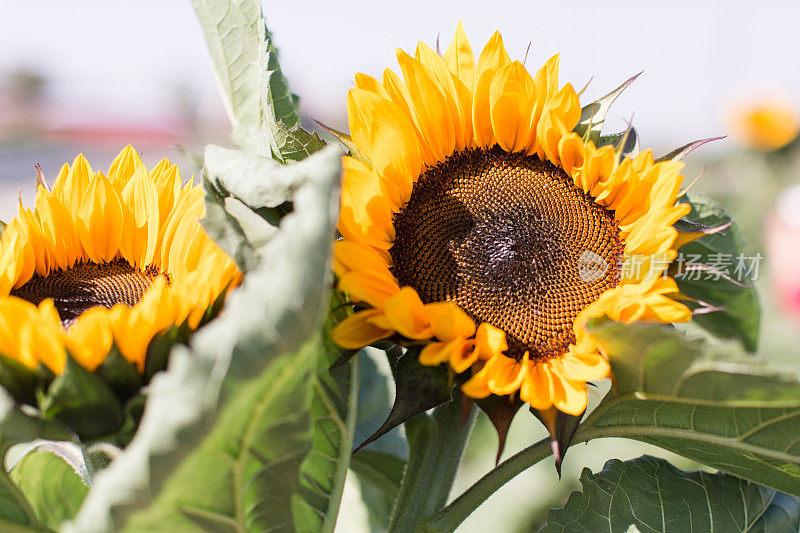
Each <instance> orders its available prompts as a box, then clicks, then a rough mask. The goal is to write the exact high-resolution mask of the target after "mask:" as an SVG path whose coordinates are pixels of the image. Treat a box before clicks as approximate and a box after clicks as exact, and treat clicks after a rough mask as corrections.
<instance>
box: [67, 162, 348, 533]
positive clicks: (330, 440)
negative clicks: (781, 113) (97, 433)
mask: <svg viewBox="0 0 800 533" xmlns="http://www.w3.org/2000/svg"><path fill="white" fill-rule="evenodd" d="M340 169H341V164H340V155H339V152H338V151H336V150H335V149H333V148H331V149H328V150H325V151H323V152H320V153H319V154H315V155H314V156H312V157H310V158H308V159H307V160H305V161H303V162H301V163H298V164H296V165H292V166H290V167H280V166H273V167H270V168H269V171H268V172H265V173H264V174H263V175H259V176H258V179H259V180H260V181H261V182H262V183H264V184H269V183H270V182H275V183H276V184H280V183H283V182H284V179H283V178H284V176H285V173H291V174H292V175H294V176H296V178H297V179H298V183H299V184H298V186H297V187H296V188H295V189H294V190H293V192H292V195H291V196H290V197H287V198H286V199H285V200H286V201H291V203H292V206H293V210H292V212H291V213H289V214H287V215H285V216H284V217H283V218H282V219H280V221H279V223H278V226H277V228H278V229H277V230H276V231H275V233H274V235H272V236H271V237H270V238H269V239H266V240H265V241H264V242H263V244H261V245H260V246H259V248H258V249H255V250H251V252H252V254H251V255H252V257H253V258H255V260H254V261H253V262H252V264H250V265H249V268H248V270H247V272H246V275H245V277H244V279H243V281H242V284H241V286H240V287H238V288H237V289H235V290H234V291H233V292H232V293H231V295H230V297H229V299H228V301H227V302H226V304H225V307H224V309H223V311H222V313H221V314H220V315H219V317H217V318H216V319H215V320H213V321H211V322H210V323H209V324H208V325H207V326H205V327H203V328H201V329H200V330H199V331H198V332H197V334H196V335H195V336H194V337H193V338H192V339H191V341H190V343H189V346H188V347H186V346H176V347H175V348H174V349H173V351H172V353H171V356H170V362H169V367H168V369H167V371H166V372H163V373H160V374H157V375H156V376H155V377H154V378H153V380H152V382H151V384H150V392H149V399H148V403H147V406H146V408H145V413H144V416H143V418H142V422H141V425H140V428H139V431H138V433H137V435H136V436H135V437H134V439H133V441H131V444H130V445H129V446H128V447H127V448H126V449H125V451H124V452H123V453H122V454H121V455H120V456H119V457H118V458H117V459H115V460H114V461H113V462H112V463H111V465H110V466H109V467H108V468H107V469H106V470H104V471H103V472H101V473H99V474H98V475H97V477H96V480H95V482H94V486H93V490H92V491H91V492H90V494H89V496H88V497H87V499H86V501H85V503H84V506H83V507H82V508H81V511H80V513H79V514H78V516H77V518H76V519H75V521H74V522H73V523H72V524H71V525H70V526H69V527H67V528H65V531H81V532H93V531H112V530H128V531H142V530H151V529H150V528H151V527H156V525H157V529H158V530H168V531H174V532H179V531H197V530H211V531H267V530H269V531H289V530H294V529H300V530H304V529H306V528H308V529H317V530H318V529H328V530H330V529H332V525H333V519H332V518H331V516H335V514H336V510H337V508H338V500H337V499H336V498H337V491H336V490H332V491H331V492H329V493H327V492H326V494H329V497H327V498H318V497H317V496H319V494H318V492H316V491H314V490H313V489H314V488H320V489H321V491H322V492H325V491H326V490H328V488H329V487H332V486H333V485H334V484H335V483H338V481H337V480H339V479H341V480H342V481H343V478H344V473H343V472H342V471H341V469H346V468H347V459H348V458H349V452H350V446H351V445H352V443H351V442H349V441H348V435H347V434H348V432H350V435H352V433H351V432H352V423H354V422H353V420H352V419H354V417H353V416H350V415H351V414H352V408H349V405H350V404H349V400H348V399H346V398H342V397H339V396H336V395H338V394H345V395H346V394H347V390H345V391H344V393H342V391H341V390H338V386H339V384H340V383H341V382H340V378H341V376H327V375H325V374H324V373H320V372H319V370H320V368H322V367H324V366H325V365H326V363H324V362H323V361H330V360H331V359H334V358H335V355H333V354H330V353H326V352H327V350H328V348H326V346H328V344H327V343H326V341H325V339H324V335H323V332H322V328H321V319H322V317H323V316H324V313H325V311H326V309H327V301H328V296H329V292H330V286H331V284H332V279H331V268H330V260H331V259H330V249H331V242H332V238H333V234H334V227H335V224H336V219H337V207H338V186H339V176H340ZM206 171H207V174H212V169H206ZM252 179H255V177H253V178H252ZM218 185H219V186H220V190H225V191H226V194H228V195H230V197H231V198H236V199H238V201H239V203H240V204H241V206H243V207H246V208H249V209H250V214H249V216H253V215H254V214H258V211H257V207H258V206H260V201H261V198H260V196H259V193H258V192H257V191H256V192H254V191H252V190H250V189H248V187H249V185H248V184H247V183H246V182H241V181H238V182H237V180H236V179H234V177H233V176H229V177H228V178H219V181H218ZM259 190H261V189H259ZM213 209H217V214H219V209H222V210H223V211H224V204H223V206H222V207H221V208H220V207H219V205H217V206H216V207H215V206H213V205H212V204H209V210H210V211H213ZM225 212H226V213H227V214H228V215H230V216H232V217H234V218H235V217H236V215H234V214H231V213H230V211H225ZM216 220H217V222H214V221H207V224H212V225H213V224H214V223H219V224H225V223H226V221H225V219H216ZM221 233H224V232H221ZM240 237H241V234H240ZM231 238H233V237H231ZM242 238H243V237H242ZM221 244H224V243H221ZM345 369H346V370H350V369H349V368H347V367H345ZM325 370H326V371H327V368H325ZM348 380H349V376H348ZM353 385H354V384H353ZM322 391H324V392H325V394H322V393H321V392H322ZM336 417H339V418H340V419H341V420H338V421H337V419H336ZM342 421H344V422H342ZM343 426H344V427H343ZM331 450H338V453H339V454H340V456H339V459H337V460H335V461H325V462H322V461H319V460H318V459H317V458H316V453H317V451H320V452H321V453H331ZM342 451H344V454H343V456H342ZM323 463H324V464H323ZM332 467H333V468H332ZM331 480H334V481H331ZM326 483H328V485H326ZM312 514H313V515H315V516H311V515H312Z"/></svg>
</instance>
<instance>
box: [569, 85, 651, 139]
mask: <svg viewBox="0 0 800 533" xmlns="http://www.w3.org/2000/svg"><path fill="white" fill-rule="evenodd" d="M640 75H641V72H640V73H639V74H637V75H635V76H632V77H631V78H629V79H628V80H626V81H625V83H623V84H622V85H620V86H619V87H617V88H616V89H614V90H613V91H611V92H610V93H608V94H607V95H605V96H603V97H602V98H599V99H597V100H596V101H594V102H592V103H591V104H587V105H585V106H584V107H583V109H581V118H580V120H579V121H578V125H577V126H575V128H574V129H573V130H572V131H574V132H575V133H577V134H578V135H580V136H581V137H583V140H584V141H592V142H594V144H595V145H598V143H599V142H600V131H601V129H602V128H603V123H604V122H605V120H606V114H608V110H609V109H610V108H611V104H613V103H614V101H615V100H616V99H617V98H618V97H619V95H620V94H622V91H624V90H625V89H627V88H628V86H629V85H630V84H631V83H633V82H634V81H635V80H636V78H638V77H639V76H640Z"/></svg>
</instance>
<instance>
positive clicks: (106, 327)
mask: <svg viewBox="0 0 800 533" xmlns="http://www.w3.org/2000/svg"><path fill="white" fill-rule="evenodd" d="M108 185H109V187H111V184H110V183H109V184H108ZM65 341H66V345H67V348H68V349H69V352H70V354H72V357H74V358H75V361H77V362H78V364H80V365H81V366H82V367H84V368H85V369H87V370H89V371H90V372H93V371H94V370H95V369H96V368H97V367H98V366H100V364H102V362H103V361H104V360H105V358H106V356H107V355H108V352H109V351H110V350H111V343H112V341H113V338H112V335H111V323H110V322H109V311H108V309H106V308H104V307H94V308H92V309H89V310H88V311H84V312H83V313H82V314H81V315H80V317H78V320H77V321H76V322H75V323H74V324H73V325H72V327H71V328H70V329H69V331H68V332H67V335H66V337H65Z"/></svg>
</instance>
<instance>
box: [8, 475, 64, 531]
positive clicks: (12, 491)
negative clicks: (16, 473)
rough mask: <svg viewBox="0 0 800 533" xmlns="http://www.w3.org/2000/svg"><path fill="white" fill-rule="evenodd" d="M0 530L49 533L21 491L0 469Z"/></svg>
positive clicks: (48, 529)
mask: <svg viewBox="0 0 800 533" xmlns="http://www.w3.org/2000/svg"><path fill="white" fill-rule="evenodd" d="M0 530H2V531H3V532H4V533H49V532H51V531H52V529H50V528H48V527H47V526H46V525H44V524H43V523H42V522H41V521H40V520H39V517H38V516H36V512H35V511H34V510H33V509H32V508H31V506H30V504H29V503H28V500H26V499H25V495H24V494H23V493H22V491H21V490H20V489H19V488H18V487H17V486H16V485H15V484H14V482H13V481H11V478H10V477H9V476H8V474H6V471H5V469H0Z"/></svg>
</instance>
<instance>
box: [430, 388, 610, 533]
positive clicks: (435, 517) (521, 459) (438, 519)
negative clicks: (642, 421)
mask: <svg viewBox="0 0 800 533" xmlns="http://www.w3.org/2000/svg"><path fill="white" fill-rule="evenodd" d="M612 396H613V391H609V393H608V394H607V395H606V397H605V398H603V401H601V402H600V405H598V406H597V407H596V408H595V410H594V411H592V412H591V413H589V415H588V416H587V417H586V419H585V420H584V421H583V423H581V425H580V426H579V427H578V430H577V431H576V432H575V435H574V436H573V437H572V444H578V443H579V442H586V441H588V440H590V439H593V438H597V437H604V436H605V437H607V436H610V435H603V434H602V433H598V431H597V430H594V432H593V431H592V427H591V426H592V424H593V423H594V420H595V419H596V418H597V417H598V416H600V414H602V413H603V412H604V411H606V409H608V407H609V404H611V403H613V402H610V401H608V400H609V399H610V398H611V397H612ZM552 454H553V448H552V446H551V444H550V437H545V438H544V439H542V440H540V441H539V442H537V443H536V444H533V445H531V446H528V447H527V448H525V449H524V450H521V451H519V452H518V453H516V454H515V455H512V456H511V457H509V458H508V459H506V460H505V461H503V462H502V463H500V464H499V465H497V466H496V467H495V468H494V469H493V470H491V471H490V472H489V473H487V474H486V475H485V476H483V477H482V478H481V479H479V480H478V481H476V482H475V484H473V485H472V486H471V487H470V488H468V489H467V490H466V491H464V493H463V494H462V495H461V496H459V497H458V498H456V499H455V500H453V501H452V502H451V503H450V505H448V506H447V507H445V508H444V509H440V510H438V511H436V512H434V513H433V514H431V515H429V516H426V517H425V518H424V519H423V520H421V521H420V523H419V524H420V525H419V528H418V529H417V531H418V532H426V533H428V532H434V531H447V532H450V531H453V530H455V528H456V527H458V526H459V525H460V524H461V522H463V521H464V520H465V519H466V518H467V517H468V516H469V515H470V514H472V512H473V511H474V510H475V509H477V508H478V507H480V506H481V504H483V502H485V501H486V500H487V499H488V498H489V496H491V495H492V494H494V493H495V492H496V491H497V490H498V489H499V488H500V487H502V486H503V485H505V484H506V483H508V482H509V481H511V480H512V479H514V478H515V477H516V476H517V475H518V474H520V473H522V472H523V471H525V470H527V469H528V468H530V467H531V466H533V465H535V464H536V463H538V462H539V461H541V460H543V459H546V458H547V457H549V456H550V455H552Z"/></svg>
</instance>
